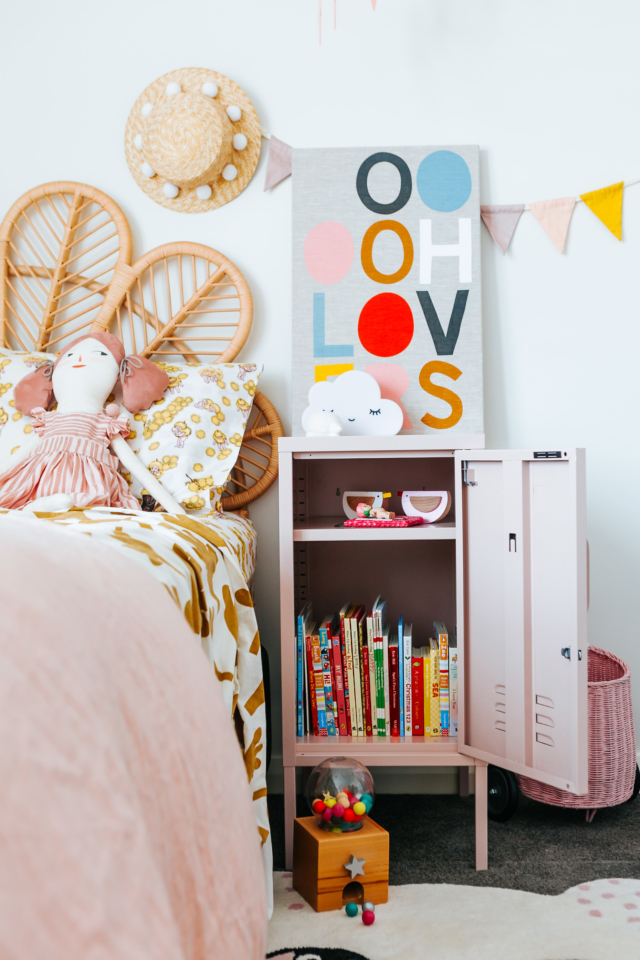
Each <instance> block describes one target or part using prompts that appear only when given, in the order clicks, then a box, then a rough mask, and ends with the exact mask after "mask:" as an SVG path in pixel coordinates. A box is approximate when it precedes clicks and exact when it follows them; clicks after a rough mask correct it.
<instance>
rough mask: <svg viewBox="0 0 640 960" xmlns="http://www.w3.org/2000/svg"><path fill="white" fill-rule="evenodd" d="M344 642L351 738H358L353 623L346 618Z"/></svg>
mask: <svg viewBox="0 0 640 960" xmlns="http://www.w3.org/2000/svg"><path fill="white" fill-rule="evenodd" d="M344 641H345V646H346V652H347V677H348V680H349V711H350V720H351V736H352V737H357V736H358V715H357V713H356V691H355V685H354V681H353V649H352V640H351V622H350V620H349V618H348V617H345V618H344Z"/></svg>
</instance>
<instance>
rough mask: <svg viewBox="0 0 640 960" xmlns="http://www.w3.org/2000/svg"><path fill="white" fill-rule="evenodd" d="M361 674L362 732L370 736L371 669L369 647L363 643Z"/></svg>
mask: <svg viewBox="0 0 640 960" xmlns="http://www.w3.org/2000/svg"><path fill="white" fill-rule="evenodd" d="M362 674H363V677H364V718H363V719H364V732H365V735H366V736H367V737H370V736H372V733H373V731H372V728H371V671H370V669H369V647H368V645H367V644H366V643H365V644H364V645H363V647H362Z"/></svg>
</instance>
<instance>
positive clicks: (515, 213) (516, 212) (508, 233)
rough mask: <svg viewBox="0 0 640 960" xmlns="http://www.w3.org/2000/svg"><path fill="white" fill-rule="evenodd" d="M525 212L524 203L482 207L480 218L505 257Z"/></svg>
mask: <svg viewBox="0 0 640 960" xmlns="http://www.w3.org/2000/svg"><path fill="white" fill-rule="evenodd" d="M523 210H524V203H510V204H509V203H507V204H502V205H501V206H485V207H480V216H481V217H482V219H483V220H484V225H485V227H486V228H487V230H488V231H489V233H490V234H491V236H492V237H493V239H494V241H495V243H496V244H497V245H498V246H499V247H500V249H501V250H502V255H503V256H504V255H505V253H506V252H507V250H508V248H509V244H510V243H511V238H512V236H513V235H514V233H515V230H516V227H517V226H518V220H519V219H520V217H521V216H522V211H523Z"/></svg>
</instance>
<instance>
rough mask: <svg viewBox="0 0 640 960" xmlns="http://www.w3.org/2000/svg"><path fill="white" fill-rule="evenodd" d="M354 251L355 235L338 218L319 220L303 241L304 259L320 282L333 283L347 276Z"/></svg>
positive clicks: (309, 270)
mask: <svg viewBox="0 0 640 960" xmlns="http://www.w3.org/2000/svg"><path fill="white" fill-rule="evenodd" d="M353 252H354V247H353V237H352V236H351V234H350V233H349V231H348V230H347V228H346V227H345V226H344V225H343V224H342V223H338V222H337V221H336V220H325V221H324V223H318V224H316V226H315V227H312V229H311V230H309V233H308V234H307V237H306V240H305V241H304V263H305V266H306V268H307V271H308V273H309V275H310V276H311V277H313V279H314V280H315V281H316V282H317V283H323V284H332V283H338V281H339V280H344V278H345V277H346V275H347V274H348V273H349V270H351V264H352V263H353Z"/></svg>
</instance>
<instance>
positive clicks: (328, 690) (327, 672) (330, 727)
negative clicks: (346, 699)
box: [319, 624, 336, 737]
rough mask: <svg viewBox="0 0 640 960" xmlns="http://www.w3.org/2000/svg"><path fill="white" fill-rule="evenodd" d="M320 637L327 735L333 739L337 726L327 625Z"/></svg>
mask: <svg viewBox="0 0 640 960" xmlns="http://www.w3.org/2000/svg"><path fill="white" fill-rule="evenodd" d="M319 635H320V658H321V664H322V681H323V687H324V703H325V711H326V721H327V734H328V735H329V736H331V737H335V735H336V725H335V714H334V709H333V684H332V682H331V648H330V646H329V635H328V633H327V627H326V624H325V625H324V626H322V627H320V631H319Z"/></svg>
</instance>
